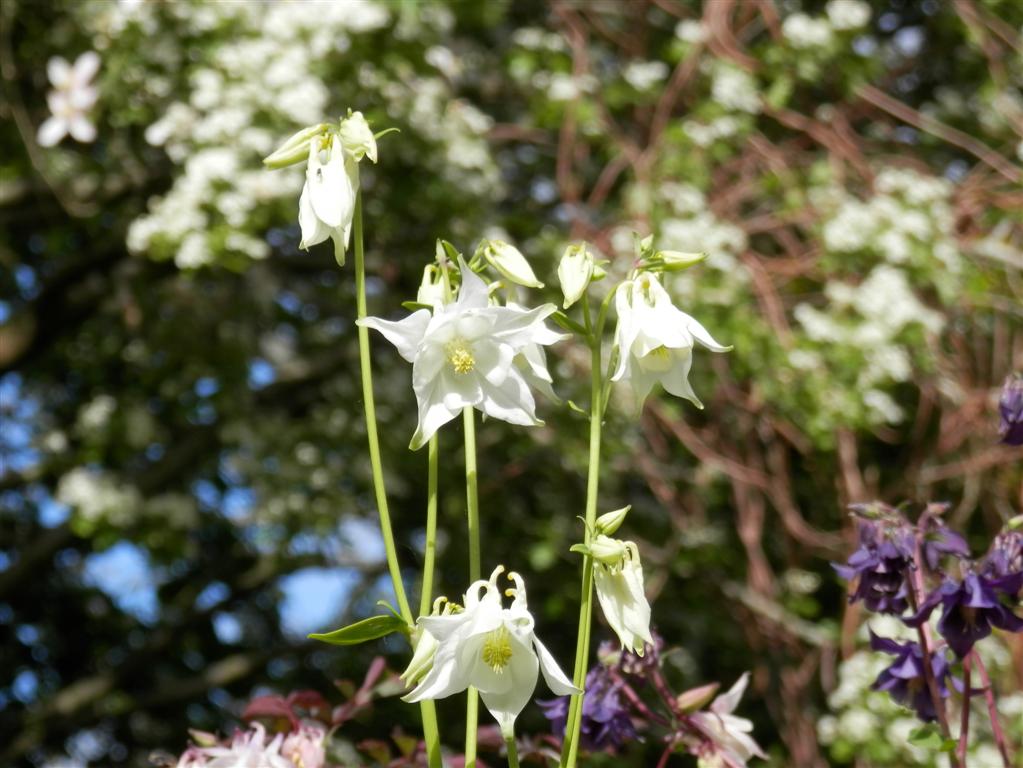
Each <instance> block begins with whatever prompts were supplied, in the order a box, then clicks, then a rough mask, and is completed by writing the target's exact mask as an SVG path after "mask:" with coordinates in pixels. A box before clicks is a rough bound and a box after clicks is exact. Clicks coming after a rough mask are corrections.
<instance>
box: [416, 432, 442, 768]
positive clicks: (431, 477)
mask: <svg viewBox="0 0 1023 768" xmlns="http://www.w3.org/2000/svg"><path fill="white" fill-rule="evenodd" d="M427 452H428V463H429V468H428V469H427V480H426V485H427V498H426V552H425V556H424V558H423V587H422V591H421V594H420V596H419V615H420V616H427V615H429V613H430V609H431V602H432V601H433V571H434V560H435V558H436V555H437V465H438V451H437V436H436V435H434V436H433V437H432V438H430V442H429V445H428V447H427ZM419 705H420V710H421V712H422V717H423V737H424V739H425V741H426V756H427V760H428V761H429V766H430V768H443V766H444V762H443V760H442V758H441V751H440V729H439V728H438V727H437V708H436V706H435V705H434V703H433V701H432V700H430V699H426V700H424V701H421V702H420V703H419Z"/></svg>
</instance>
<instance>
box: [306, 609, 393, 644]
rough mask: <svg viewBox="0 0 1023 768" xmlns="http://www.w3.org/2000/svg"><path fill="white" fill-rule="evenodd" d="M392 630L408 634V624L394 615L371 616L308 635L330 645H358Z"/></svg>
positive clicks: (387, 633) (385, 634) (383, 635)
mask: <svg viewBox="0 0 1023 768" xmlns="http://www.w3.org/2000/svg"><path fill="white" fill-rule="evenodd" d="M394 632H402V633H404V634H408V632H409V627H408V624H406V623H405V622H404V621H403V620H401V619H400V618H397V617H395V616H371V617H370V618H368V619H363V620H362V621H357V622H356V623H355V624H350V625H349V626H347V627H342V628H341V629H335V630H334V631H333V632H327V633H326V634H312V635H309V639H310V640H319V641H320V642H323V643H330V644H331V645H358V644H359V643H365V642H368V641H370V640H376V639H378V638H381V637H386V636H387V635H390V634H392V633H394Z"/></svg>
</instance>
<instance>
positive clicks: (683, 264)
mask: <svg viewBox="0 0 1023 768" xmlns="http://www.w3.org/2000/svg"><path fill="white" fill-rule="evenodd" d="M706 259H707V254H706V253H702V252H701V253H684V252H683V251H658V252H657V253H655V254H654V262H655V263H658V264H660V266H661V268H662V269H663V270H664V271H665V272H681V271H683V270H686V269H689V268H690V267H692V266H694V265H696V264H699V263H700V262H701V261H706Z"/></svg>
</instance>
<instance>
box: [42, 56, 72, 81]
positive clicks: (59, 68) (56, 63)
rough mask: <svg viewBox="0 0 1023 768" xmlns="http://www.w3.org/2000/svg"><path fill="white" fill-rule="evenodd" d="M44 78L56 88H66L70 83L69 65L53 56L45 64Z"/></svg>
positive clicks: (58, 57)
mask: <svg viewBox="0 0 1023 768" xmlns="http://www.w3.org/2000/svg"><path fill="white" fill-rule="evenodd" d="M46 76H47V77H49V78H50V82H51V83H53V85H54V87H56V88H66V87H67V86H68V85H69V83H70V82H71V65H70V64H68V63H67V59H65V58H62V57H61V56H53V57H51V58H50V60H49V61H48V62H46Z"/></svg>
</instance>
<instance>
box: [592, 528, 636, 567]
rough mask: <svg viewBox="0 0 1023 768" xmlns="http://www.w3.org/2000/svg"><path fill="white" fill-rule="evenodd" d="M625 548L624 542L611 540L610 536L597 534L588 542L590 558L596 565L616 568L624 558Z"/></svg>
mask: <svg viewBox="0 0 1023 768" xmlns="http://www.w3.org/2000/svg"><path fill="white" fill-rule="evenodd" d="M626 551H627V547H626V545H625V542H624V541H619V540H618V539H612V538H611V537H610V536H605V535H604V534H598V535H597V536H595V537H594V538H593V541H591V542H590V557H592V558H593V559H594V560H596V561H597V562H598V563H604V564H605V565H610V566H617V565H619V564H621V562H622V559H623V558H624V557H625V553H626Z"/></svg>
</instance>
